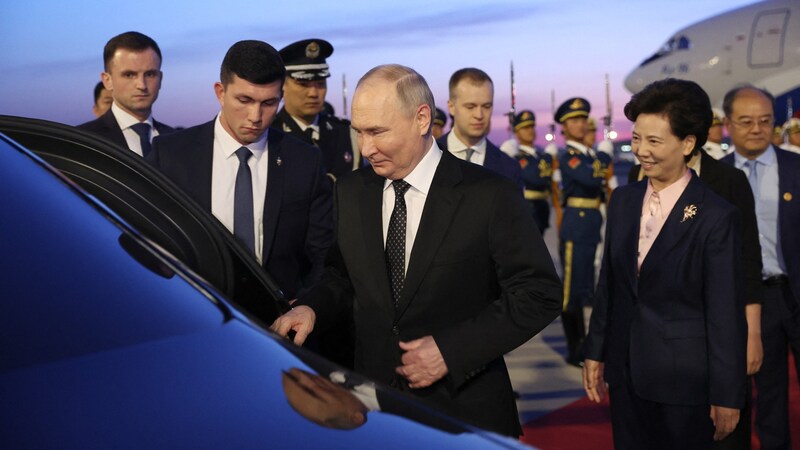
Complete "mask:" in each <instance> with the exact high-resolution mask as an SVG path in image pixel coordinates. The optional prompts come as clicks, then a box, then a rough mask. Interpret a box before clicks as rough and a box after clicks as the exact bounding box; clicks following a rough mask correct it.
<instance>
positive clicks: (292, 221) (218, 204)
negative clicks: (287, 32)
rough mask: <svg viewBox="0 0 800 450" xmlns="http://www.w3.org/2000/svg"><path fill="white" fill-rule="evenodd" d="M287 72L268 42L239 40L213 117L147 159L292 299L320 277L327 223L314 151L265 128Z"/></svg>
mask: <svg viewBox="0 0 800 450" xmlns="http://www.w3.org/2000/svg"><path fill="white" fill-rule="evenodd" d="M285 75H286V72H285V68H284V66H283V62H282V61H281V59H280V57H279V56H278V52H277V51H276V50H275V49H274V48H272V46H270V45H269V44H266V43H264V42H260V41H240V42H237V43H236V44H234V45H233V46H232V47H231V48H230V49H229V50H228V53H227V54H226V55H225V59H224V60H223V62H222V67H221V70H220V81H219V82H217V83H215V84H214V91H215V93H216V96H217V99H218V100H219V103H220V105H221V111H220V113H219V114H218V115H217V118H216V119H214V120H212V121H210V122H208V123H205V124H202V125H198V126H195V127H191V128H188V129H186V130H182V131H179V132H175V133H172V134H169V135H165V136H160V137H159V138H158V139H156V140H155V142H154V143H153V152H152V154H151V155H150V156H148V160H149V161H150V162H151V163H152V164H153V165H155V166H156V167H157V168H158V169H159V170H161V172H163V173H164V174H165V175H166V176H167V177H169V178H170V179H171V180H172V181H173V182H175V183H176V184H177V185H178V186H179V187H181V188H182V189H183V190H185V191H186V192H187V193H188V194H189V195H190V196H191V197H192V198H193V199H194V200H195V201H197V202H198V203H199V204H200V205H201V206H203V207H204V208H205V209H206V210H208V211H210V212H211V213H213V214H214V216H216V217H217V218H218V219H219V220H220V221H221V222H222V223H223V224H224V225H225V226H226V227H227V228H228V229H229V230H230V231H231V232H233V233H234V234H235V235H236V236H237V237H238V238H239V240H240V241H241V242H242V243H243V244H244V245H245V246H247V247H248V248H249V249H250V250H251V251H252V252H253V253H254V254H255V256H256V258H257V259H258V260H259V261H260V262H261V263H262V264H263V266H264V267H265V268H266V269H267V271H268V272H269V273H270V274H271V275H272V276H273V278H275V281H276V282H277V283H278V286H279V287H280V288H281V290H283V292H284V294H285V295H286V296H287V298H294V297H295V296H297V295H298V293H300V292H301V291H302V290H303V289H304V288H307V287H309V286H310V285H311V284H312V283H313V282H314V281H316V280H317V279H318V278H319V276H320V274H321V272H322V264H323V260H324V257H325V252H326V251H327V249H328V246H329V245H330V243H331V240H332V225H333V224H332V217H331V211H332V203H331V191H330V183H329V181H328V180H327V179H326V177H325V175H324V172H323V166H322V155H321V154H320V152H319V149H317V148H314V147H312V146H310V145H307V144H304V143H302V142H300V141H298V140H296V139H294V138H292V137H290V136H286V135H285V134H283V133H282V132H280V131H278V130H269V131H268V127H269V123H270V122H271V121H272V118H273V117H275V113H277V110H278V105H279V103H280V98H281V92H282V91H281V86H282V85H283V81H284V77H285Z"/></svg>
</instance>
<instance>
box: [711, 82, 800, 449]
mask: <svg viewBox="0 0 800 450" xmlns="http://www.w3.org/2000/svg"><path fill="white" fill-rule="evenodd" d="M722 108H723V110H724V112H725V119H724V123H725V127H726V128H727V129H728V134H729V135H730V138H731V143H732V144H733V145H734V146H735V148H736V152H735V153H733V154H729V155H727V156H725V158H723V159H722V161H723V162H726V163H729V164H733V165H734V166H735V167H737V168H739V169H741V170H743V171H744V172H745V173H746V174H747V176H748V180H749V181H750V185H751V186H752V188H753V195H754V196H755V207H756V217H757V219H758V231H759V240H760V244H761V254H762V263H763V270H762V274H761V275H762V280H763V289H764V305H763V307H762V315H761V335H762V341H763V347H764V361H763V363H762V365H761V370H760V371H759V372H758V373H757V374H756V375H755V383H756V391H757V393H756V403H755V404H756V422H755V423H756V433H757V434H758V437H759V439H760V440H761V448H763V449H788V448H791V438H790V433H789V411H788V400H789V396H788V386H789V384H788V383H789V380H788V356H787V355H788V351H789V349H791V351H792V352H794V355H795V368H796V369H797V371H798V373H800V251H798V249H800V238H798V236H797V226H798V224H800V203H798V202H799V201H800V197H798V195H800V179H798V174H800V156H798V155H795V154H793V153H791V152H788V151H786V150H782V149H779V148H775V147H773V146H772V145H770V138H771V132H772V127H773V125H774V122H775V116H774V110H773V108H774V98H773V97H772V94H770V93H769V92H767V91H765V90H762V89H758V88H755V87H753V86H740V87H737V88H734V89H732V90H731V91H730V92H728V93H727V94H726V95H725V98H724V100H723V104H722Z"/></svg>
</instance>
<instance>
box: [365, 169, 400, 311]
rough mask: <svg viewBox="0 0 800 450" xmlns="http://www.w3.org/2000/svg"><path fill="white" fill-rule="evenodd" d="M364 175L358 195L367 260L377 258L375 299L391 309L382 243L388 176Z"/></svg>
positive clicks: (374, 281)
mask: <svg viewBox="0 0 800 450" xmlns="http://www.w3.org/2000/svg"><path fill="white" fill-rule="evenodd" d="M362 170H365V171H368V172H367V173H365V175H364V178H365V179H364V185H363V187H362V191H361V192H359V193H357V194H358V209H359V214H360V216H361V227H362V230H363V233H364V260H365V261H374V262H375V264H376V267H374V269H373V271H374V273H375V276H374V277H372V281H373V283H374V284H373V292H374V295H375V296H376V298H375V301H376V302H378V303H379V304H380V305H382V306H383V307H385V308H387V310H388V309H391V308H393V305H392V294H391V288H390V285H389V275H388V273H387V270H386V253H385V252H384V245H383V215H382V209H383V185H384V182H385V180H386V179H385V178H383V177H381V176H379V175H377V174H376V173H375V172H373V171H372V169H369V168H366V169H362Z"/></svg>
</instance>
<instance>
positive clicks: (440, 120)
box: [431, 108, 447, 139]
mask: <svg viewBox="0 0 800 450" xmlns="http://www.w3.org/2000/svg"><path fill="white" fill-rule="evenodd" d="M445 126H447V113H445V112H444V110H442V109H440V108H436V113H435V114H434V116H433V127H432V128H431V134H432V135H433V138H434V139H439V138H440V137H442V135H443V134H444V127H445Z"/></svg>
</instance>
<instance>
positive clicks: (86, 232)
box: [0, 141, 225, 371]
mask: <svg viewBox="0 0 800 450" xmlns="http://www.w3.org/2000/svg"><path fill="white" fill-rule="evenodd" d="M0 201H1V202H2V204H3V205H4V209H5V210H6V213H4V214H3V215H2V216H1V217H0V230H2V234H0V257H2V258H3V270H2V271H0V287H1V288H2V291H3V292H2V294H0V295H1V297H0V298H2V314H0V371H5V370H9V369H12V368H18V367H23V366H29V365H33V364H38V363H44V362H48V361H53V360H58V359H62V358H70V357H78V356H81V355H84V354H89V353H94V352H98V351H102V350H105V349H111V348H116V347H121V346H131V345H136V344H138V343H141V342H145V341H151V340H156V339H165V338H168V337H170V336H176V335H183V334H189V333H200V332H203V330H207V329H215V328H218V327H219V326H221V324H222V323H223V321H224V320H225V314H224V310H223V309H220V307H219V306H218V305H216V304H215V303H214V302H213V301H212V300H211V299H210V298H209V297H208V296H207V295H204V294H203V293H201V291H199V290H198V289H197V288H195V287H193V286H192V285H191V284H189V283H188V282H187V281H186V279H184V278H182V277H181V276H179V275H176V274H175V273H174V272H173V270H172V268H171V267H170V266H169V265H168V264H167V263H166V262H165V260H162V259H159V258H157V257H156V256H155V255H154V254H153V253H152V252H151V251H150V250H148V248H147V247H145V246H143V244H142V242H141V241H140V240H139V239H138V238H137V237H135V236H134V235H131V234H130V233H129V232H127V231H125V230H124V228H123V227H121V226H120V225H118V224H117V223H114V222H113V221H110V220H109V218H107V217H105V216H103V215H102V214H100V213H99V212H98V210H97V209H96V208H95V207H94V206H92V205H90V204H89V203H87V202H86V200H85V199H83V198H82V197H80V196H78V195H77V194H76V192H75V191H74V190H73V189H70V188H68V187H67V185H66V184H65V182H63V181H62V180H61V179H59V178H57V177H56V176H55V175H54V174H53V173H50V172H49V171H47V170H45V169H44V168H43V167H42V166H40V165H39V164H37V163H34V162H33V160H32V159H31V158H30V157H29V156H28V155H26V154H23V153H21V152H20V151H18V150H15V149H13V148H10V147H9V146H8V144H7V143H6V142H5V141H0Z"/></svg>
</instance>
